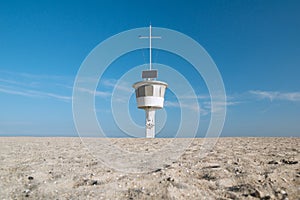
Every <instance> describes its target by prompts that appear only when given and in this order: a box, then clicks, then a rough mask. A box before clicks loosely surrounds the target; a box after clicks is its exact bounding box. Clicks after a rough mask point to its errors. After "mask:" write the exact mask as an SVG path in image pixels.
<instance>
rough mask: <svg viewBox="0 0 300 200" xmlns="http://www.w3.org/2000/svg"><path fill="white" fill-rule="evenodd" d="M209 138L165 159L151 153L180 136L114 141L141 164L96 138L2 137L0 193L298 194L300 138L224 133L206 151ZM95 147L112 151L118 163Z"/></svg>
mask: <svg viewBox="0 0 300 200" xmlns="http://www.w3.org/2000/svg"><path fill="white" fill-rule="evenodd" d="M103 140H104V141H105V140H109V139H101V141H103ZM204 140H205V139H195V140H193V141H192V143H191V145H190V146H189V147H188V148H187V149H185V151H184V152H183V154H182V155H181V156H180V157H179V158H175V157H172V156H170V157H172V159H169V160H167V159H162V160H161V162H160V161H159V160H158V159H155V158H154V156H153V158H154V159H153V160H154V161H153V162H152V161H151V162H150V161H149V162H148V161H147V159H149V156H148V157H147V155H151V152H152V153H153V152H154V153H155V152H157V149H159V148H162V147H163V146H165V145H166V144H168V143H172V142H174V140H172V139H112V140H110V142H111V144H112V146H113V147H118V148H121V149H123V150H124V149H125V150H126V151H127V152H135V153H139V155H143V154H144V155H145V157H144V158H145V159H146V161H143V162H136V160H135V159H141V157H140V156H137V157H131V158H130V157H126V156H127V155H120V154H118V155H116V154H114V153H115V152H110V150H109V149H105V148H108V147H107V146H105V145H104V146H103V148H101V145H98V147H96V146H97V144H98V141H100V140H99V139H96V138H94V139H91V144H88V145H87V146H86V145H84V144H86V142H85V141H84V144H83V143H82V141H81V140H80V139H79V138H35V137H32V138H31V137H0V199H300V198H299V197H300V163H299V162H300V148H299V147H300V138H219V140H218V142H217V144H216V145H215V146H214V147H213V148H212V149H211V150H210V151H208V153H207V154H206V155H204V154H201V149H202V148H203V144H204V143H203V142H204ZM176 141H177V143H176V145H178V144H180V143H181V142H184V141H185V140H183V139H176ZM93 145H96V146H94V147H95V148H92V146H93ZM99 146H100V147H99ZM91 149H93V150H91ZM178 149H180V148H178ZM93 151H94V152H96V151H99V152H101V154H103V153H104V152H106V153H105V155H106V158H110V160H112V161H113V162H112V163H109V164H108V165H113V167H109V166H107V163H106V164H104V163H102V162H101V161H100V159H101V157H99V155H100V154H99V155H96V156H95V155H94V154H95V153H93ZM159 153H161V152H159ZM171 153H172V152H171V150H170V149H166V150H164V157H165V158H167V157H168V154H170V155H171ZM153 155H154V154H153ZM100 156H101V155H100ZM156 156H157V155H156ZM124 158H125V159H130V162H128V163H134V164H136V165H140V166H139V167H137V168H136V169H135V170H136V171H134V170H133V171H132V172H130V169H132V168H130V164H125V165H124V166H125V167H124V166H123V165H122V163H119V165H118V161H119V160H122V159H124ZM162 158H163V156H162ZM104 160H105V159H104ZM142 163H146V164H144V165H143V166H142ZM147 163H148V164H147ZM153 163H154V164H153ZM147 166H151V167H147ZM118 168H119V169H118ZM140 169H142V170H141V171H139V173H137V172H138V171H137V170H140ZM120 170H121V171H120Z"/></svg>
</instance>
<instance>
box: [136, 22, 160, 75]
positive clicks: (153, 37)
mask: <svg viewBox="0 0 300 200" xmlns="http://www.w3.org/2000/svg"><path fill="white" fill-rule="evenodd" d="M139 38H140V39H149V60H150V63H149V69H150V70H152V39H161V37H160V36H152V26H151V24H150V26H149V36H139Z"/></svg>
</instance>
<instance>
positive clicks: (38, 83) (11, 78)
mask: <svg viewBox="0 0 300 200" xmlns="http://www.w3.org/2000/svg"><path fill="white" fill-rule="evenodd" d="M66 82H69V78H63V77H62V76H52V75H36V74H27V73H15V72H7V71H4V72H3V71H1V74H0V92H1V93H6V94H10V95H19V96H24V97H38V98H52V99H56V100H61V101H65V102H70V100H71V99H72V97H71V90H66V89H65V88H63V87H61V86H59V85H60V84H61V85H62V84H67V83H66ZM52 91H55V92H52ZM56 91H57V92H56ZM66 94H67V95H66Z"/></svg>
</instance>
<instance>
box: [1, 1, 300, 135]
mask: <svg viewBox="0 0 300 200" xmlns="http://www.w3.org/2000/svg"><path fill="white" fill-rule="evenodd" d="M299 9H300V3H299V1H277V0H272V1H221V0H220V1H162V2H161V1H155V0H153V1H151V2H150V4H149V1H141V0H140V1H121V0H120V1H13V0H12V1H8V0H7V1H1V2H0V100H1V105H0V110H1V112H0V136H7V135H9V136H12V135H28V136H77V132H76V129H75V126H74V122H73V116H72V87H73V83H74V80H75V77H76V74H77V71H78V70H79V68H80V66H81V63H82V62H83V60H84V59H85V57H86V56H87V55H88V54H89V53H90V52H91V50H92V49H93V48H95V47H96V46H97V45H98V44H99V43H100V42H102V41H104V40H105V39H107V38H108V37H110V36H113V35H115V34H117V33H119V32H122V31H125V30H129V29H133V28H139V27H145V26H148V25H149V23H150V22H151V23H152V25H153V26H154V27H164V28H169V29H173V30H176V31H179V32H182V33H184V34H186V35H188V36H190V37H191V38H193V39H194V40H196V41H197V42H198V43H199V44H201V45H202V46H203V47H204V48H205V49H206V51H207V52H208V53H209V54H210V56H211V57H212V59H213V60H214V62H215V63H216V65H217V66H218V69H219V71H220V73H221V75H222V78H223V81H224V85H225V88H226V93H227V96H228V102H227V106H228V107H227V117H226V122H225V126H224V129H223V132H222V136H299V135H300V125H299V119H300V117H299V116H300V78H299V75H300V55H299V54H300V37H299V35H300V20H299V19H300V13H299ZM147 55H148V51H147V50H146V49H145V50H140V51H136V52H132V53H130V54H129V55H126V56H123V57H120V58H119V59H118V60H116V61H115V62H114V63H113V64H112V65H111V66H109V68H108V69H107V71H106V72H105V74H104V76H103V80H101V81H100V84H99V86H98V90H99V93H98V94H99V95H98V96H96V109H97V117H98V119H99V121H100V123H102V124H103V129H104V130H105V132H108V133H109V134H111V136H124V135H123V134H122V131H120V129H119V128H118V127H117V125H116V124H115V122H114V120H113V118H112V113H111V109H110V99H111V92H112V91H113V89H114V86H115V84H116V82H117V81H118V80H119V79H120V78H121V77H122V75H123V74H124V73H126V71H128V70H130V69H131V67H135V66H138V65H143V64H145V63H147V60H148V57H147ZM153 60H154V62H157V63H162V64H166V65H168V66H172V67H174V69H176V70H178V71H180V73H182V74H183V75H184V76H185V77H186V79H187V80H189V81H190V83H191V85H192V86H193V88H194V89H195V92H196V93H197V95H198V96H199V98H198V102H199V104H200V106H201V108H202V109H201V114H200V115H201V122H200V124H199V127H200V128H199V133H198V136H202V135H203V133H204V132H205V131H206V128H207V124H208V122H209V120H210V112H211V111H210V105H209V103H210V99H209V94H208V91H207V88H206V86H205V83H204V82H203V79H202V78H201V76H196V75H195V73H194V70H193V67H192V66H190V65H189V63H187V62H186V61H184V60H182V59H180V58H178V57H176V55H172V54H170V53H168V52H164V51H159V50H154V52H153ZM183 66H184V67H183ZM160 78H162V79H163V77H160ZM136 81H138V80H132V83H134V82H136ZM130 84H131V83H129V86H130ZM129 86H128V87H129ZM174 99H175V101H176V98H175V96H174V94H172V92H171V91H168V92H167V94H166V108H165V111H166V112H167V113H168V116H169V117H168V118H167V121H166V124H165V127H164V128H163V129H162V132H161V133H160V135H159V136H160V137H168V136H172V135H173V134H174V132H175V131H176V130H175V129H176V128H177V127H178V124H179V121H180V119H179V117H178V116H179V113H180V110H179V108H178V106H177V105H176V102H175V103H174ZM100 105H101V106H100ZM191 109H192V108H191ZM162 112H164V111H159V112H157V115H158V117H157V118H158V120H159V119H160V116H161V113H162ZM130 113H131V116H132V118H133V120H134V121H135V122H136V123H137V124H139V125H141V126H142V125H143V123H144V121H143V120H144V112H143V111H142V110H138V109H136V108H135V101H134V98H131V100H130ZM187 131H188V130H187Z"/></svg>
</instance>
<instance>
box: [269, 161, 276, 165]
mask: <svg viewBox="0 0 300 200" xmlns="http://www.w3.org/2000/svg"><path fill="white" fill-rule="evenodd" d="M268 164H272V165H277V164H278V162H277V161H275V160H271V161H269V162H268Z"/></svg>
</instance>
